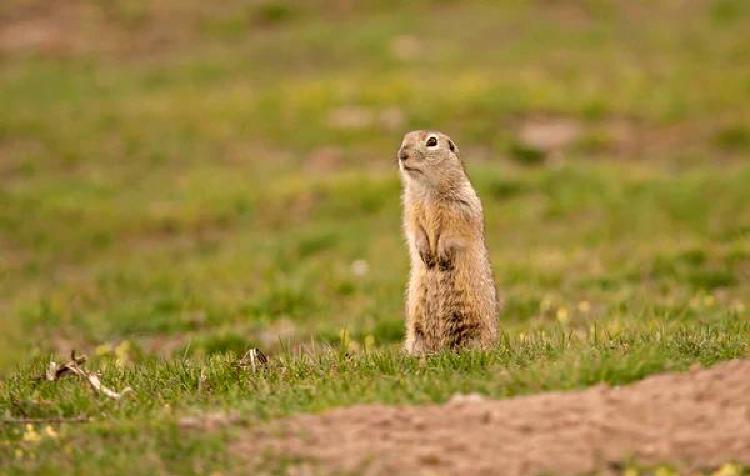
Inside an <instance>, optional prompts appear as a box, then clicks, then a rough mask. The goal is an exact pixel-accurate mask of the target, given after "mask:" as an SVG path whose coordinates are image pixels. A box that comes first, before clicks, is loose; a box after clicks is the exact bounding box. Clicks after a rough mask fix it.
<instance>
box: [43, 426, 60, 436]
mask: <svg viewBox="0 0 750 476" xmlns="http://www.w3.org/2000/svg"><path fill="white" fill-rule="evenodd" d="M44 434H45V435H47V436H49V437H50V438H57V431H55V429H54V428H52V427H51V426H49V425H47V426H45V427H44Z"/></svg>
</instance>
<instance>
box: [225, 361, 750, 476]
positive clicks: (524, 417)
mask: <svg viewBox="0 0 750 476" xmlns="http://www.w3.org/2000/svg"><path fill="white" fill-rule="evenodd" d="M234 449H235V450H236V451H237V452H238V453H240V454H242V455H243V456H244V457H247V458H248V459H247V461H248V464H249V465H250V466H253V465H255V464H257V463H258V462H260V461H262V460H263V458H264V457H269V456H275V457H279V456H281V457H283V458H284V459H285V460H286V461H304V462H303V463H299V464H298V465H296V467H294V468H293V469H294V470H295V471H292V472H293V473H295V474H297V473H299V474H328V473H332V472H335V473H339V472H346V473H348V472H352V473H354V474H372V475H376V474H462V475H464V474H506V475H526V474H539V473H553V474H580V473H586V472H593V471H596V472H604V473H608V472H617V473H620V472H621V471H622V468H623V465H625V464H627V462H629V461H637V462H638V463H639V464H645V465H656V464H663V463H672V464H674V465H675V466H676V467H677V468H678V469H680V470H681V471H692V470H697V469H709V468H715V467H717V466H719V465H721V464H722V463H726V462H729V461H735V462H740V463H750V361H744V360H735V361H731V362H726V363H722V364H719V365H717V366H715V367H713V368H711V369H708V370H703V369H697V370H691V371H690V372H686V373H682V374H665V375H657V376H653V377H649V378H646V379H645V380H643V381H641V382H639V383H636V384H633V385H630V386H626V387H619V388H618V387H607V386H604V385H600V386H597V387H593V388H590V389H586V390H583V391H575V392H565V393H547V394H541V395H533V396H528V397H519V398H513V399H509V400H500V401H498V400H487V399H481V398H479V397H470V396H464V397H457V398H454V399H453V400H452V401H450V402H448V403H446V404H444V405H427V406H398V407H392V406H384V405H360V406H354V407H350V408H342V409H337V410H333V411H329V412H326V413H323V414H320V415H301V416H295V417H291V418H288V419H285V420H282V421H279V422H274V423H272V424H270V426H268V427H266V428H264V429H260V430H253V431H252V434H249V435H247V434H246V435H243V437H242V438H241V441H238V442H237V444H236V445H235V447H234Z"/></svg>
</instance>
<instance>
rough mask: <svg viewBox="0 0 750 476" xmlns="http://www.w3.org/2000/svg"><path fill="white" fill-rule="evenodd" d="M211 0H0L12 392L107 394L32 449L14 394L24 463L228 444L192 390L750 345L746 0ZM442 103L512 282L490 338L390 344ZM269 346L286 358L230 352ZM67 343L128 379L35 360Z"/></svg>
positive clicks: (381, 389)
mask: <svg viewBox="0 0 750 476" xmlns="http://www.w3.org/2000/svg"><path fill="white" fill-rule="evenodd" d="M208 3H209V2H198V1H193V0H191V1H186V2H177V1H173V0H170V1H164V2H162V1H159V2H157V1H152V0H135V1H125V0H120V1H112V2H103V1H94V0H91V1H82V0H80V1H79V0H67V1H61V2H45V1H34V0H6V1H5V2H3V3H2V4H1V5H0V326H2V327H0V329H1V330H2V334H3V337H2V338H0V339H2V342H0V343H1V344H2V347H1V348H0V368H4V369H6V370H5V375H6V377H5V378H4V379H3V380H2V381H0V412H2V413H4V414H5V415H6V416H8V417H10V416H14V417H15V416H39V415H47V416H49V415H58V416H60V415H63V416H71V415H79V414H85V415H94V416H96V420H97V421H96V423H92V424H89V425H81V426H75V425H68V426H63V427H62V428H60V432H61V433H62V434H64V435H65V437H66V441H64V442H63V441H60V440H54V441H53V439H49V441H46V440H45V442H44V444H43V445H41V446H39V447H38V448H37V447H35V448H36V449H33V450H31V449H28V448H26V447H24V450H23V451H22V454H21V456H18V453H17V452H16V451H15V449H17V448H16V447H15V446H13V445H15V444H16V442H17V441H18V440H21V439H23V432H24V429H23V427H11V426H0V439H1V440H2V441H0V462H3V460H4V459H5V461H6V462H7V463H8V464H12V465H13V466H12V468H14V469H13V470H14V471H30V470H33V471H41V472H44V471H47V472H52V471H53V470H54V471H59V470H60V468H62V469H63V470H64V471H65V472H71V473H75V472H81V471H84V472H93V471H97V472H98V471H100V470H101V467H102V465H110V466H109V467H110V470H109V471H110V472H112V473H119V472H122V471H124V470H125V468H127V469H128V470H129V471H130V472H131V474H136V473H138V474H153V472H154V471H155V472H180V473H184V472H196V473H202V474H205V473H208V472H210V470H213V469H221V468H226V467H228V465H230V463H229V461H228V460H227V459H226V458H227V457H225V456H224V453H223V452H222V451H221V448H223V441H224V440H223V438H225V437H227V435H225V434H224V433H222V432H218V434H217V435H213V436H212V435H203V434H194V433H187V434H186V433H185V431H184V430H183V431H181V432H180V427H179V426H178V425H177V422H178V420H179V418H180V416H181V415H184V414H185V413H189V412H200V411H204V410H206V409H213V408H217V407H218V408H230V409H233V410H237V411H240V412H242V414H243V415H244V416H245V417H246V418H247V419H254V418H262V417H268V416H276V415H282V414H286V413H289V412H293V411H302V410H317V409H321V408H325V407H327V406H330V405H338V404H343V403H353V402H361V401H385V402H424V401H433V400H437V401H440V400H443V399H445V398H447V397H448V396H450V395H451V394H452V393H454V392H456V391H483V392H485V393H488V394H490V395H495V396H503V395H511V394H516V393H530V392H535V391H540V390H544V389H550V388H573V387H578V386H584V385H588V384H591V383H594V382H597V381H602V380H604V381H608V382H612V383H619V382H626V381H631V380H634V379H637V378H640V377H642V376H644V375H646V374H649V373H653V372H656V371H660V370H664V369H679V368H685V367H686V366H688V365H690V364H691V363H693V362H701V363H704V364H710V363H713V362H715V361H717V360H722V359H726V358H731V357H736V356H742V355H747V353H748V351H750V324H749V321H748V310H747V306H748V305H750V280H749V279H748V278H750V206H748V203H750V162H748V157H749V155H750V49H749V48H747V38H748V35H749V34H750V27H749V26H750V4H748V3H747V2H744V1H742V0H734V1H731V0H716V1H708V0H696V1H689V2H688V1H677V0H673V1H669V0H663V1H659V2H646V1H617V2H604V1H585V2H573V1H567V0H558V1H552V0H548V1H541V0H539V1H520V0H519V1H508V2H497V3H495V2H481V1H477V2H452V1H447V0H444V1H416V2H409V3H408V6H404V5H402V2H392V1H365V2H353V1H346V0H339V1H323V0H319V1H313V2H258V1H240V0H227V1H224V2H219V3H216V4H212V5H209V4H208ZM417 128H434V129H439V130H442V131H444V132H446V133H448V134H450V135H451V136H453V137H454V138H455V139H456V140H457V142H458V144H459V146H460V148H461V150H462V153H463V156H464V158H465V160H466V162H467V164H468V170H469V173H470V175H471V177H472V180H473V182H474V183H475V186H476V187H477V189H478V191H479V194H480V196H481V197H482V199H483V203H484V206H485V211H486V220H487V234H488V244H489V247H490V250H491V253H492V258H493V263H494V268H495V271H496V274H497V277H498V280H499V282H500V285H501V287H502V290H503V293H504V295H505V297H506V309H505V311H504V313H503V315H502V317H501V319H502V328H503V329H504V330H505V332H506V336H505V341H504V343H503V345H502V346H501V348H499V349H498V350H497V352H495V353H490V354H489V355H484V356H483V355H468V356H466V357H461V358H459V357H455V356H440V357H437V358H436V360H435V361H434V362H428V363H427V364H424V363H423V364H419V363H416V362H412V361H410V360H408V359H405V358H403V357H401V356H399V355H397V353H396V352H395V351H394V349H395V347H396V345H397V343H398V342H399V341H400V339H401V337H402V307H403V303H402V301H403V290H404V283H405V279H406V273H407V271H408V269H407V266H408V263H407V259H406V250H405V247H404V244H403V240H402V237H401V231H400V216H399V215H400V211H399V207H400V202H399V181H398V174H397V169H396V167H395V159H394V157H395V151H396V148H397V147H398V144H399V142H400V139H401V136H402V134H403V133H404V132H405V131H406V130H410V129H417ZM602 332H603V333H604V334H602ZM602 335H605V336H606V337H604V338H602V339H603V340H600V338H601V336H602ZM566 339H567V340H566ZM571 339H572V340H571ZM327 344H330V345H331V346H332V348H333V350H331V351H325V350H322V349H324V347H325V345H327ZM252 346H257V347H260V348H262V349H264V350H266V351H267V352H268V353H270V354H271V355H286V356H287V357H286V358H288V359H289V362H290V363H289V367H284V368H286V369H287V370H288V371H289V373H288V374H284V375H273V376H271V377H267V378H266V377H263V378H260V377H257V378H256V376H252V375H250V376H243V377H241V378H240V377H236V376H235V375H234V374H233V373H232V372H233V370H232V367H231V365H229V362H230V361H231V360H232V359H233V358H234V357H236V356H237V355H241V353H242V352H243V351H244V350H246V349H247V348H249V347H252ZM71 348H76V349H79V350H83V351H86V352H88V353H89V354H92V355H96V356H97V357H95V358H94V359H93V361H92V362H91V363H90V364H89V366H90V367H91V368H97V367H98V366H101V368H102V369H104V370H105V374H104V375H105V379H106V377H109V379H110V381H113V380H114V381H115V382H117V383H118V384H117V385H116V386H118V387H121V386H124V385H126V384H127V385H131V386H133V388H134V390H135V392H134V393H135V396H134V397H133V400H132V401H129V402H128V403H125V404H118V403H115V402H110V401H103V400H102V399H101V398H98V397H96V396H95V395H92V394H91V393H90V392H88V390H87V389H85V388H83V387H81V386H79V385H78V384H77V383H76V382H64V383H61V384H60V385H58V386H54V387H52V386H50V387H43V388H41V389H40V388H37V387H33V388H32V387H31V384H30V383H29V382H28V377H29V376H30V375H32V374H34V373H39V372H41V371H42V370H43V368H44V365H45V361H46V360H47V359H48V358H49V356H50V354H51V353H55V354H56V355H58V356H59V358H62V355H64V354H65V353H67V352H68V350H69V349H71ZM366 348H367V350H368V351H371V353H370V354H367V355H366V354H365V352H364V351H365V349H366ZM302 350H304V351H306V352H309V353H310V354H311V355H312V356H313V357H312V358H313V362H304V361H302V360H297V359H298V358H297V357H294V355H296V354H295V353H296V352H300V351H302ZM343 351H349V352H350V354H351V355H352V356H353V357H351V358H350V359H348V360H347V359H345V358H344V356H343ZM372 352H375V354H374V356H373V354H372ZM161 357H163V358H166V360H159V358H161ZM315 359H320V361H319V362H318V363H319V365H316V364H315V362H316V361H315ZM371 359H375V361H374V363H373V361H371ZM118 362H119V363H120V364H121V365H119V366H118V365H117V363H118ZM419 365H426V366H427V367H426V369H423V371H422V372H421V373H420V371H419V370H417V371H415V368H417V367H419ZM201 369H204V370H205V371H206V372H208V375H209V377H208V379H209V381H210V382H213V383H212V384H211V385H209V386H208V390H205V388H206V387H205V386H204V387H203V389H204V392H203V393H200V392H199V393H198V394H196V392H195V388H196V385H200V384H199V382H200V381H201V376H202V375H204V370H201ZM295 369H297V370H295ZM502 372H510V374H507V375H506V374H503V373H502ZM499 375H505V376H504V377H502V378H500V377H499ZM509 375H510V376H509ZM212 379H213V380H212ZM342 379H344V380H345V381H343V382H342V381H341V380H342ZM514 379H515V380H514ZM120 383H121V384H122V385H120ZM6 441H7V442H8V443H7V444H2V443H3V442H6ZM45 445H46V446H45ZM65 445H67V446H65ZM61 448H63V449H64V448H68V449H67V450H65V451H64V452H63V453H60V454H57V453H59V450H60V449H61ZM88 451H93V452H94V454H93V456H91V457H90V458H89V456H84V455H86V454H87V452H88ZM53 454H55V455H56V456H54V457H53V456H52V455H53ZM134 454H139V455H145V456H144V457H143V458H142V462H141V463H139V464H137V465H135V466H131V465H132V464H133V463H132V456H133V455H134ZM61 455H64V456H61ZM8 467H10V466H8ZM105 472H106V471H105Z"/></svg>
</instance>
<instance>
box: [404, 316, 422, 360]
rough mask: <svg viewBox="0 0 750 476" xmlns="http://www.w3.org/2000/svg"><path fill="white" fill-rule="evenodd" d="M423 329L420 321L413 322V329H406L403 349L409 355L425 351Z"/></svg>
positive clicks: (420, 353)
mask: <svg viewBox="0 0 750 476" xmlns="http://www.w3.org/2000/svg"><path fill="white" fill-rule="evenodd" d="M426 350H427V349H426V345H425V336H424V330H423V329H422V325H421V324H420V323H415V324H414V325H413V329H407V330H406V341H405V342H404V351H405V352H406V353H407V354H409V355H422V354H424V353H425V351H426Z"/></svg>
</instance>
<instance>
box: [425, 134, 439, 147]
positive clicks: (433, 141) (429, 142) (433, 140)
mask: <svg viewBox="0 0 750 476" xmlns="http://www.w3.org/2000/svg"><path fill="white" fill-rule="evenodd" d="M425 145H426V146H427V147H435V146H436V145H438V141H437V137H435V136H430V138H429V139H427V143H426V144H425Z"/></svg>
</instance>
